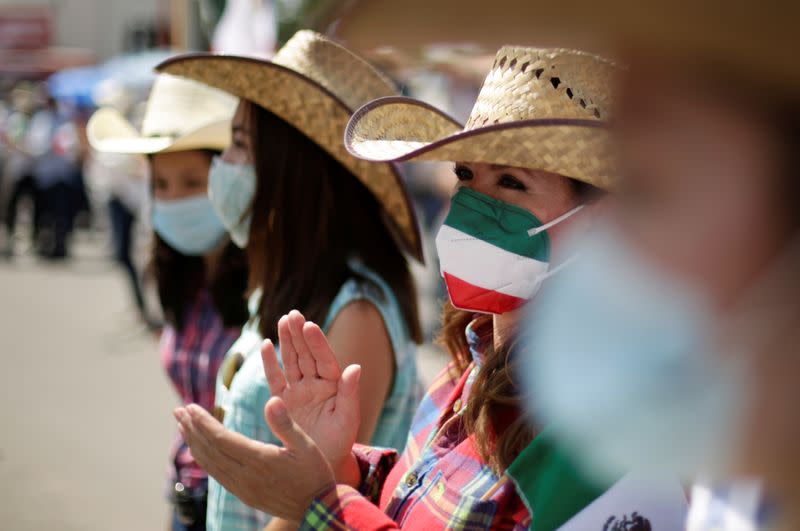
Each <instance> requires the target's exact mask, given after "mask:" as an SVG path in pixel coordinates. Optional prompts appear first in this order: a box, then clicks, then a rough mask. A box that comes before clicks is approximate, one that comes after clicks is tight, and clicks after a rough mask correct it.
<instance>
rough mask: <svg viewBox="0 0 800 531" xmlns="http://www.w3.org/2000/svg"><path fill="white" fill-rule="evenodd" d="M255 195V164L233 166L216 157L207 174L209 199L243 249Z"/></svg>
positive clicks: (234, 241)
mask: <svg viewBox="0 0 800 531" xmlns="http://www.w3.org/2000/svg"><path fill="white" fill-rule="evenodd" d="M255 193H256V170H255V167H254V166H253V165H252V164H231V163H229V162H225V161H224V160H222V159H221V158H220V157H214V160H213V162H212V163H211V170H210V171H209V173H208V197H209V198H210V199H211V203H212V204H213V205H214V209H215V210H216V211H217V214H219V217H220V219H221V220H222V224H223V225H225V228H226V229H227V230H228V232H229V233H230V235H231V239H232V240H233V243H235V244H236V245H238V246H239V247H241V248H242V249H244V248H245V247H247V240H248V238H249V236H250V221H251V219H252V217H253V216H252V213H250V212H249V209H250V206H251V205H252V204H253V197H254V196H255Z"/></svg>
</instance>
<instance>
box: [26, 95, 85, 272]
mask: <svg viewBox="0 0 800 531" xmlns="http://www.w3.org/2000/svg"><path fill="white" fill-rule="evenodd" d="M74 119H75V116H74V114H73V111H72V110H71V109H69V108H68V107H67V106H65V105H60V104H59V103H58V102H57V101H56V100H55V99H53V98H52V97H50V96H48V97H47V101H46V104H45V106H44V108H43V109H41V110H39V111H38V112H36V113H35V114H34V115H33V117H32V118H31V121H30V124H29V127H28V133H27V140H26V147H27V149H28V152H29V153H30V154H31V155H32V156H33V157H34V159H33V165H32V168H31V172H32V175H33V179H34V182H35V184H36V189H37V192H38V194H39V198H40V202H41V206H40V209H41V217H40V220H39V224H40V226H39V234H38V241H37V251H38V253H39V255H40V256H43V257H45V258H51V259H63V258H66V257H67V254H68V252H67V245H68V239H69V237H70V234H71V233H72V229H73V222H74V219H75V214H76V213H77V209H78V207H79V199H80V195H81V194H80V189H81V188H82V182H83V177H82V160H81V155H82V154H81V143H80V138H79V131H78V129H77V127H76V124H75V122H74Z"/></svg>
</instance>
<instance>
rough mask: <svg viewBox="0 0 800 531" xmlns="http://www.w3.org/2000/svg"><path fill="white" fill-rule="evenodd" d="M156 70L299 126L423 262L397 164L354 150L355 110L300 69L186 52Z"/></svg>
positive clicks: (409, 205) (415, 227) (420, 240)
mask: <svg viewBox="0 0 800 531" xmlns="http://www.w3.org/2000/svg"><path fill="white" fill-rule="evenodd" d="M156 70H157V71H159V72H161V73H168V74H172V75H176V76H181V77H186V78H189V79H193V80H195V81H200V82H202V83H205V84H207V85H209V86H212V87H215V88H218V89H220V90H223V91H225V92H228V93H230V94H233V95H234V96H238V97H239V98H243V99H246V100H249V101H251V102H253V103H255V104H257V105H259V106H261V107H263V108H264V109H266V110H268V111H270V112H272V113H273V114H275V115H276V116H278V117H280V118H281V119H283V120H284V121H286V122H287V123H289V124H291V125H292V126H293V127H295V128H297V129H298V130H299V131H300V132H302V133H303V134H304V135H306V136H307V137H308V138H310V139H311V140H312V141H314V142H315V143H316V144H317V145H319V146H320V147H321V148H323V149H324V150H325V151H327V152H328V153H329V154H330V155H332V156H333V157H334V158H335V159H336V160H338V161H339V162H340V163H341V164H342V165H343V166H345V167H346V168H347V169H349V170H350V171H351V172H352V173H353V174H354V175H355V176H356V177H358V178H359V179H360V180H361V182H362V183H363V184H364V185H365V186H366V187H367V189H368V190H369V191H370V192H371V193H372V194H373V195H374V196H375V197H376V198H377V199H378V201H379V203H380V204H381V205H382V206H383V209H384V212H385V214H386V217H387V221H388V223H387V225H388V226H389V229H390V230H391V231H392V232H393V233H396V235H397V236H399V240H400V242H401V243H402V245H403V247H404V248H405V249H406V250H407V251H408V252H409V254H411V255H412V256H413V257H414V258H416V259H417V260H419V261H420V262H422V261H423V252H422V238H421V236H420V234H419V228H418V225H417V220H416V216H415V213H414V209H413V207H412V206H411V201H410V199H409V197H408V194H407V192H406V189H405V187H404V186H403V184H402V179H401V177H400V175H399V174H398V172H397V169H396V168H395V166H394V165H393V164H388V163H384V164H376V163H374V162H368V161H365V160H362V159H359V158H357V157H354V156H352V155H351V154H350V153H348V151H347V150H346V149H345V147H344V144H343V142H342V137H343V132H344V130H345V127H346V126H347V123H348V121H349V120H350V116H351V115H352V111H353V109H349V108H348V107H347V105H346V104H345V103H344V102H343V101H342V100H341V99H340V98H339V97H337V96H336V94H334V93H332V92H331V91H330V90H328V89H327V88H325V87H323V86H322V85H320V84H319V83H317V82H316V81H314V80H312V79H310V78H309V77H307V76H305V75H303V74H301V73H299V72H296V71H294V70H292V69H290V68H287V67H285V66H282V65H279V64H276V63H273V62H271V61H267V60H264V59H258V58H254V57H242V56H233V55H220V54H208V53H201V54H186V55H182V56H178V57H175V58H172V59H168V60H167V61H165V62H163V63H162V64H160V65H159V66H157V67H156Z"/></svg>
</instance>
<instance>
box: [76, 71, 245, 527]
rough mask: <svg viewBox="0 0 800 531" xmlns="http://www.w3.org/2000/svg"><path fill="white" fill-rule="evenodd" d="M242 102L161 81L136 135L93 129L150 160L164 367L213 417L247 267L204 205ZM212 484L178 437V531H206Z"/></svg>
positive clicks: (110, 127) (94, 125)
mask: <svg viewBox="0 0 800 531" xmlns="http://www.w3.org/2000/svg"><path fill="white" fill-rule="evenodd" d="M235 108H236V99H235V98H233V97H231V96H229V95H227V94H225V93H223V92H221V91H218V90H214V89H211V88H208V87H206V86H205V85H201V84H199V83H195V82H192V81H187V80H184V79H180V78H175V77H172V76H168V75H162V76H159V77H158V78H157V79H156V81H155V84H154V86H153V89H152V92H151V93H150V97H149V99H148V103H147V108H146V111H145V115H144V121H143V123H142V132H141V133H139V132H138V131H136V129H134V127H133V126H132V125H131V124H130V123H129V122H128V121H127V120H126V119H125V118H124V117H123V115H122V114H120V113H119V112H118V111H116V110H114V109H112V108H104V109H100V110H99V111H97V112H96V113H95V114H94V115H93V117H92V119H91V121H90V122H89V125H88V135H89V138H90V141H91V143H92V146H93V147H94V148H95V149H96V150H98V151H101V152H110V153H124V154H141V155H147V156H148V157H149V170H150V171H149V173H150V191H151V194H152V198H153V204H152V216H151V221H152V226H153V230H154V238H153V251H152V257H151V260H152V268H153V271H154V273H155V279H156V283H157V286H158V294H159V298H160V300H161V307H162V309H163V311H164V316H165V320H166V325H165V326H164V330H163V332H162V334H161V344H160V350H161V361H162V363H163V365H164V369H165V370H166V372H167V374H168V375H169V377H170V379H171V380H172V383H173V384H174V386H175V389H176V391H177V392H178V395H179V396H180V400H181V403H183V404H190V403H196V404H199V405H200V406H202V407H204V408H206V409H207V410H209V411H211V410H212V409H213V407H214V392H215V383H216V377H217V371H218V369H219V367H220V364H221V363H222V359H223V357H224V355H225V352H227V350H228V349H229V348H230V346H231V345H232V344H233V342H234V341H235V340H236V338H237V337H238V336H239V333H240V330H241V327H242V325H243V324H244V323H245V321H246V320H247V308H246V302H245V293H244V292H245V288H246V285H247V259H246V257H245V255H244V252H242V251H241V250H240V249H239V248H238V247H236V245H235V244H233V243H232V242H231V241H230V238H229V237H228V235H227V232H226V231H225V227H224V226H223V225H222V222H221V221H220V219H219V217H218V216H217V214H216V212H215V211H214V208H213V206H212V204H211V202H210V200H209V198H208V192H207V190H208V173H209V168H210V167H211V160H212V158H213V157H214V156H216V155H218V154H219V153H220V152H221V151H222V150H223V149H224V148H226V147H227V146H228V144H229V143H230V119H231V117H232V115H233V112H234V110H235ZM207 484H208V477H207V474H206V473H205V471H204V470H203V469H202V468H201V467H200V466H199V465H198V464H197V462H195V460H194V459H193V458H192V454H191V451H190V450H189V447H188V446H187V445H186V444H185V442H184V441H183V440H182V439H181V438H180V436H178V437H177V439H176V441H175V445H174V448H173V452H172V463H171V465H170V500H171V502H172V503H173V504H174V506H175V507H174V511H173V521H172V523H171V527H172V529H174V530H176V531H178V530H194V531H197V530H204V529H205V517H206V493H207Z"/></svg>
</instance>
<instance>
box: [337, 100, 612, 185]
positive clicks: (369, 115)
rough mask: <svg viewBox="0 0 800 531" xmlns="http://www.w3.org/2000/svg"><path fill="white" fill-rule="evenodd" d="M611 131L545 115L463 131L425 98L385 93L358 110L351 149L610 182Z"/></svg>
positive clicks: (385, 157) (390, 157)
mask: <svg viewBox="0 0 800 531" xmlns="http://www.w3.org/2000/svg"><path fill="white" fill-rule="evenodd" d="M609 142H610V135H609V132H608V130H607V128H606V126H605V124H604V123H603V122H600V121H596V120H575V119H542V120H522V121H515V122H508V123H499V124H493V125H489V126H484V127H479V128H475V129H471V130H468V131H464V130H463V129H462V128H461V126H460V125H459V124H458V122H457V121H455V120H454V119H452V118H450V117H449V116H447V115H446V114H444V113H442V112H441V111H439V110H438V109H436V108H435V107H432V106H430V105H428V104H426V103H423V102H421V101H417V100H414V99H411V98H401V97H392V98H381V99H380V100H376V101H374V102H371V103H369V104H367V105H365V106H364V107H362V108H361V109H359V110H358V111H357V112H356V113H355V114H354V115H353V117H352V119H351V120H350V123H349V124H348V126H347V130H346V132H345V146H346V147H347V149H348V151H350V153H352V154H353V155H355V156H357V157H360V158H363V159H364V160H370V161H394V162H399V161H459V162H475V163H477V162H483V163H489V164H501V165H504V166H514V167H519V168H528V169H540V170H545V171H549V172H553V173H557V174H559V175H563V176H565V177H571V178H573V179H577V180H580V181H584V182H587V183H589V184H591V185H593V186H597V187H600V188H603V189H608V188H610V187H611V183H612V182H613V176H614V165H613V161H612V160H611V155H610V153H611V150H610V145H609Z"/></svg>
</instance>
